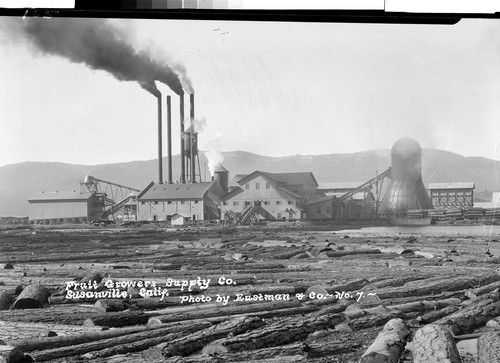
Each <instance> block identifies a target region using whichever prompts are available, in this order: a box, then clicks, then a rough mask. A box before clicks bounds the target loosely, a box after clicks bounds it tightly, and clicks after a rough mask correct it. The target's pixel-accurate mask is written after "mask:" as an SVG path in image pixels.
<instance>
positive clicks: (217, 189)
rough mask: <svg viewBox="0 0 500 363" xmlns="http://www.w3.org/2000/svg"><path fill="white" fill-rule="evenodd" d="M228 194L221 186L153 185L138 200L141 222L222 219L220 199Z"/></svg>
mask: <svg viewBox="0 0 500 363" xmlns="http://www.w3.org/2000/svg"><path fill="white" fill-rule="evenodd" d="M224 194H226V192H225V191H224V190H223V189H222V187H221V186H220V184H219V182H218V181H217V180H214V181H212V182H202V183H177V184H163V183H154V182H151V183H150V184H149V185H148V186H147V187H146V188H145V189H144V190H143V191H142V192H141V193H139V195H138V196H137V218H138V220H146V221H169V222H171V221H172V217H173V216H174V215H176V217H177V216H182V218H183V220H184V221H185V222H187V221H201V220H214V219H219V218H220V209H219V205H220V203H221V201H220V198H221V197H222V196H223V195H224Z"/></svg>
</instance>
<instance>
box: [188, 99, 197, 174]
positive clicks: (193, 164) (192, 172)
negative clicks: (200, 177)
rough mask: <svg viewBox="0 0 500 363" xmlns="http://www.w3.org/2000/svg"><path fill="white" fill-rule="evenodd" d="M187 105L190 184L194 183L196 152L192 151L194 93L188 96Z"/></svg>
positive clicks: (193, 146)
mask: <svg viewBox="0 0 500 363" xmlns="http://www.w3.org/2000/svg"><path fill="white" fill-rule="evenodd" d="M189 104H190V109H189V116H190V119H191V120H190V122H191V135H189V136H190V137H191V142H190V144H191V150H190V155H191V158H190V161H191V182H192V183H196V165H195V153H196V150H195V149H194V148H195V145H194V140H193V138H194V132H195V130H194V93H191V94H190V95H189Z"/></svg>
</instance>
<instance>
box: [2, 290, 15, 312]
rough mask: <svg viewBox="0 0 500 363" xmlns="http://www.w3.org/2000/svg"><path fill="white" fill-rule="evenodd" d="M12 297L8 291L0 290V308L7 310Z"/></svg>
mask: <svg viewBox="0 0 500 363" xmlns="http://www.w3.org/2000/svg"><path fill="white" fill-rule="evenodd" d="M13 300H14V297H13V296H12V294H11V293H10V292H7V291H2V292H0V310H8V309H9V308H10V305H11V304H12V301H13Z"/></svg>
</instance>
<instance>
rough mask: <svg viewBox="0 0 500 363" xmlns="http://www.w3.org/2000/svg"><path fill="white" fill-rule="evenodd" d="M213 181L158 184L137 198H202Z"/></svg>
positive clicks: (154, 184)
mask: <svg viewBox="0 0 500 363" xmlns="http://www.w3.org/2000/svg"><path fill="white" fill-rule="evenodd" d="M210 185H212V182H204V183H184V184H156V183H153V185H151V187H150V188H149V189H148V190H145V191H143V192H141V194H140V195H139V197H138V198H137V199H138V200H140V201H145V200H201V199H203V195H204V194H205V192H206V191H207V190H208V188H210Z"/></svg>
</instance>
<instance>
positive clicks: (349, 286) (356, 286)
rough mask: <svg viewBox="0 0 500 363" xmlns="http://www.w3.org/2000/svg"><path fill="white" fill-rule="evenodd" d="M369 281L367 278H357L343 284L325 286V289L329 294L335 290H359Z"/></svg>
mask: <svg viewBox="0 0 500 363" xmlns="http://www.w3.org/2000/svg"><path fill="white" fill-rule="evenodd" d="M369 283H370V281H368V280H367V279H359V280H354V281H349V282H347V283H345V284H339V285H333V286H327V287H326V289H327V290H328V292H329V293H330V294H335V293H336V292H343V291H356V290H360V289H362V288H363V287H365V286H366V285H368V284H369Z"/></svg>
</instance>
